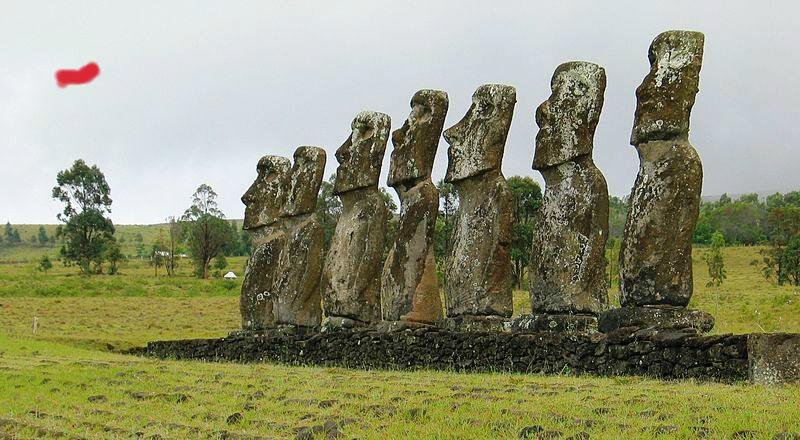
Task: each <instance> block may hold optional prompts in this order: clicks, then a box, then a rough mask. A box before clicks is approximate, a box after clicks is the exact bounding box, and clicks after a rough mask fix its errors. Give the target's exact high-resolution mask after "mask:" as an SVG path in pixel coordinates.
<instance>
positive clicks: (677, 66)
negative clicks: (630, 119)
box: [631, 31, 705, 145]
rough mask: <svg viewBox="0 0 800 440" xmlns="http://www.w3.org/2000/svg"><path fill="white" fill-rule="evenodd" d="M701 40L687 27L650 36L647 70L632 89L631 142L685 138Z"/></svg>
mask: <svg viewBox="0 0 800 440" xmlns="http://www.w3.org/2000/svg"><path fill="white" fill-rule="evenodd" d="M704 41H705V37H704V36H703V34H702V33H700V32H691V31H667V32H663V33H661V34H659V35H658V36H657V37H656V38H655V39H654V40H653V43H652V44H651V45H650V51H649V53H648V58H649V60H650V73H648V74H647V76H646V77H645V79H644V81H643V82H642V84H641V85H640V86H639V88H638V89H636V98H637V103H636V116H635V117H634V123H633V131H632V132H631V145H639V144H642V143H645V142H650V141H662V140H675V139H681V140H686V139H688V136H689V115H690V114H691V111H692V106H693V105H694V100H695V96H696V95H697V92H698V85H699V83H700V68H701V66H702V64H703V44H704Z"/></svg>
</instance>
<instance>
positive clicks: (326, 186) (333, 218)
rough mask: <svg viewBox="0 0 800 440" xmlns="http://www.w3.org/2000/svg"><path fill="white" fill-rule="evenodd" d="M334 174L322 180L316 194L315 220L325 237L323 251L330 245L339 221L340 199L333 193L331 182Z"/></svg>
mask: <svg viewBox="0 0 800 440" xmlns="http://www.w3.org/2000/svg"><path fill="white" fill-rule="evenodd" d="M335 180H336V175H335V174H334V175H332V176H330V177H329V178H328V180H327V181H323V182H322V185H321V186H320V189H319V195H318V196H317V212H316V214H317V220H319V223H320V225H321V226H322V231H323V233H324V237H325V251H326V252H327V250H328V248H330V246H331V239H332V238H333V233H334V231H335V230H336V223H338V222H339V215H340V214H341V213H342V201H341V200H340V199H339V197H338V196H335V195H333V182H334V181H335Z"/></svg>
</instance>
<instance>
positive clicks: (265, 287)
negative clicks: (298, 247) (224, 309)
mask: <svg viewBox="0 0 800 440" xmlns="http://www.w3.org/2000/svg"><path fill="white" fill-rule="evenodd" d="M256 169H257V171H258V176H257V177H256V180H255V181H254V182H253V184H252V185H251V186H250V188H249V189H248V190H247V192H245V194H244V195H243V196H242V203H244V204H245V206H246V208H245V213H244V226H243V227H244V229H246V230H248V231H249V232H250V233H251V235H252V237H253V253H252V255H251V257H250V259H249V260H248V262H247V267H246V268H245V276H244V280H243V282H242V293H241V296H240V300H239V309H240V312H241V315H242V329H244V330H258V329H263V328H267V327H271V326H273V325H274V323H275V321H274V315H273V310H272V305H273V304H272V301H273V299H274V297H275V295H274V290H273V282H274V279H275V274H276V271H275V269H276V267H277V261H278V258H279V256H280V252H281V249H282V248H283V244H284V242H285V234H284V232H283V230H282V228H281V227H280V225H278V224H277V222H278V218H279V217H278V216H279V214H280V211H281V209H282V207H283V205H284V203H285V201H286V191H285V188H286V182H287V181H288V178H289V172H290V169H291V162H290V161H289V160H288V159H286V158H284V157H280V156H264V157H262V158H261V159H260V160H259V161H258V165H257V167H256Z"/></svg>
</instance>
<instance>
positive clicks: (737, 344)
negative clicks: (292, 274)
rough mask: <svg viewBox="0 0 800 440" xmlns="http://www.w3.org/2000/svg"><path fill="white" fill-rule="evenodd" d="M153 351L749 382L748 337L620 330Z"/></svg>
mask: <svg viewBox="0 0 800 440" xmlns="http://www.w3.org/2000/svg"><path fill="white" fill-rule="evenodd" d="M141 353H143V354H147V355H150V356H157V357H167V358H177V359H198V360H199V359H202V360H214V361H221V360H227V361H238V362H264V361H277V362H284V363H288V364H304V365H330V366H342V367H352V368H366V369H375V368H383V369H404V370H407V369H420V368H425V369H437V370H446V371H452V370H456V371H513V372H529V373H558V372H563V371H565V370H569V371H573V372H575V373H588V374H598V375H619V374H633V375H644V376H650V377H659V378H689V377H693V378H698V379H714V380H722V381H739V380H745V379H747V371H748V364H747V335H715V336H698V335H697V334H695V333H692V332H676V331H667V330H664V331H652V330H650V331H645V330H639V329H636V328H626V329H619V330H616V331H614V332H611V333H609V334H602V333H594V334H580V333H577V334H568V333H561V332H552V331H547V332H540V333H508V332H480V331H478V332H461V331H458V332H456V331H449V330H445V329H442V328H436V327H431V326H421V327H419V328H416V329H407V330H402V331H391V332H382V331H376V330H374V329H371V328H369V327H360V328H354V329H352V330H350V331H332V332H325V333H316V334H310V335H302V334H283V333H280V332H277V331H274V330H271V331H265V332H262V333H249V334H241V335H235V336H230V337H227V338H221V339H196V340H187V341H162V342H151V343H150V344H148V346H147V348H146V349H143V350H141Z"/></svg>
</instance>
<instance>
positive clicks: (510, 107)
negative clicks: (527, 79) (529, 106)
mask: <svg viewBox="0 0 800 440" xmlns="http://www.w3.org/2000/svg"><path fill="white" fill-rule="evenodd" d="M516 102H517V91H516V89H514V87H511V86H506V85H502V84H484V85H482V86H480V87H478V90H476V91H475V93H473V94H472V105H471V106H470V108H469V110H468V111H467V114H466V115H464V117H463V118H462V119H461V120H460V121H458V123H456V125H454V126H452V127H450V128H448V129H447V130H445V131H444V139H445V140H446V141H447V143H448V144H450V147H449V148H448V149H447V156H448V163H447V174H446V175H445V178H444V180H445V181H446V182H456V181H459V180H463V179H466V178H468V177H472V176H476V175H478V174H481V173H483V172H485V171H488V170H492V169H500V165H501V163H502V161H503V150H504V149H505V144H506V138H507V137H508V129H509V128H510V127H511V118H512V116H513V115H514V104H516Z"/></svg>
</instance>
